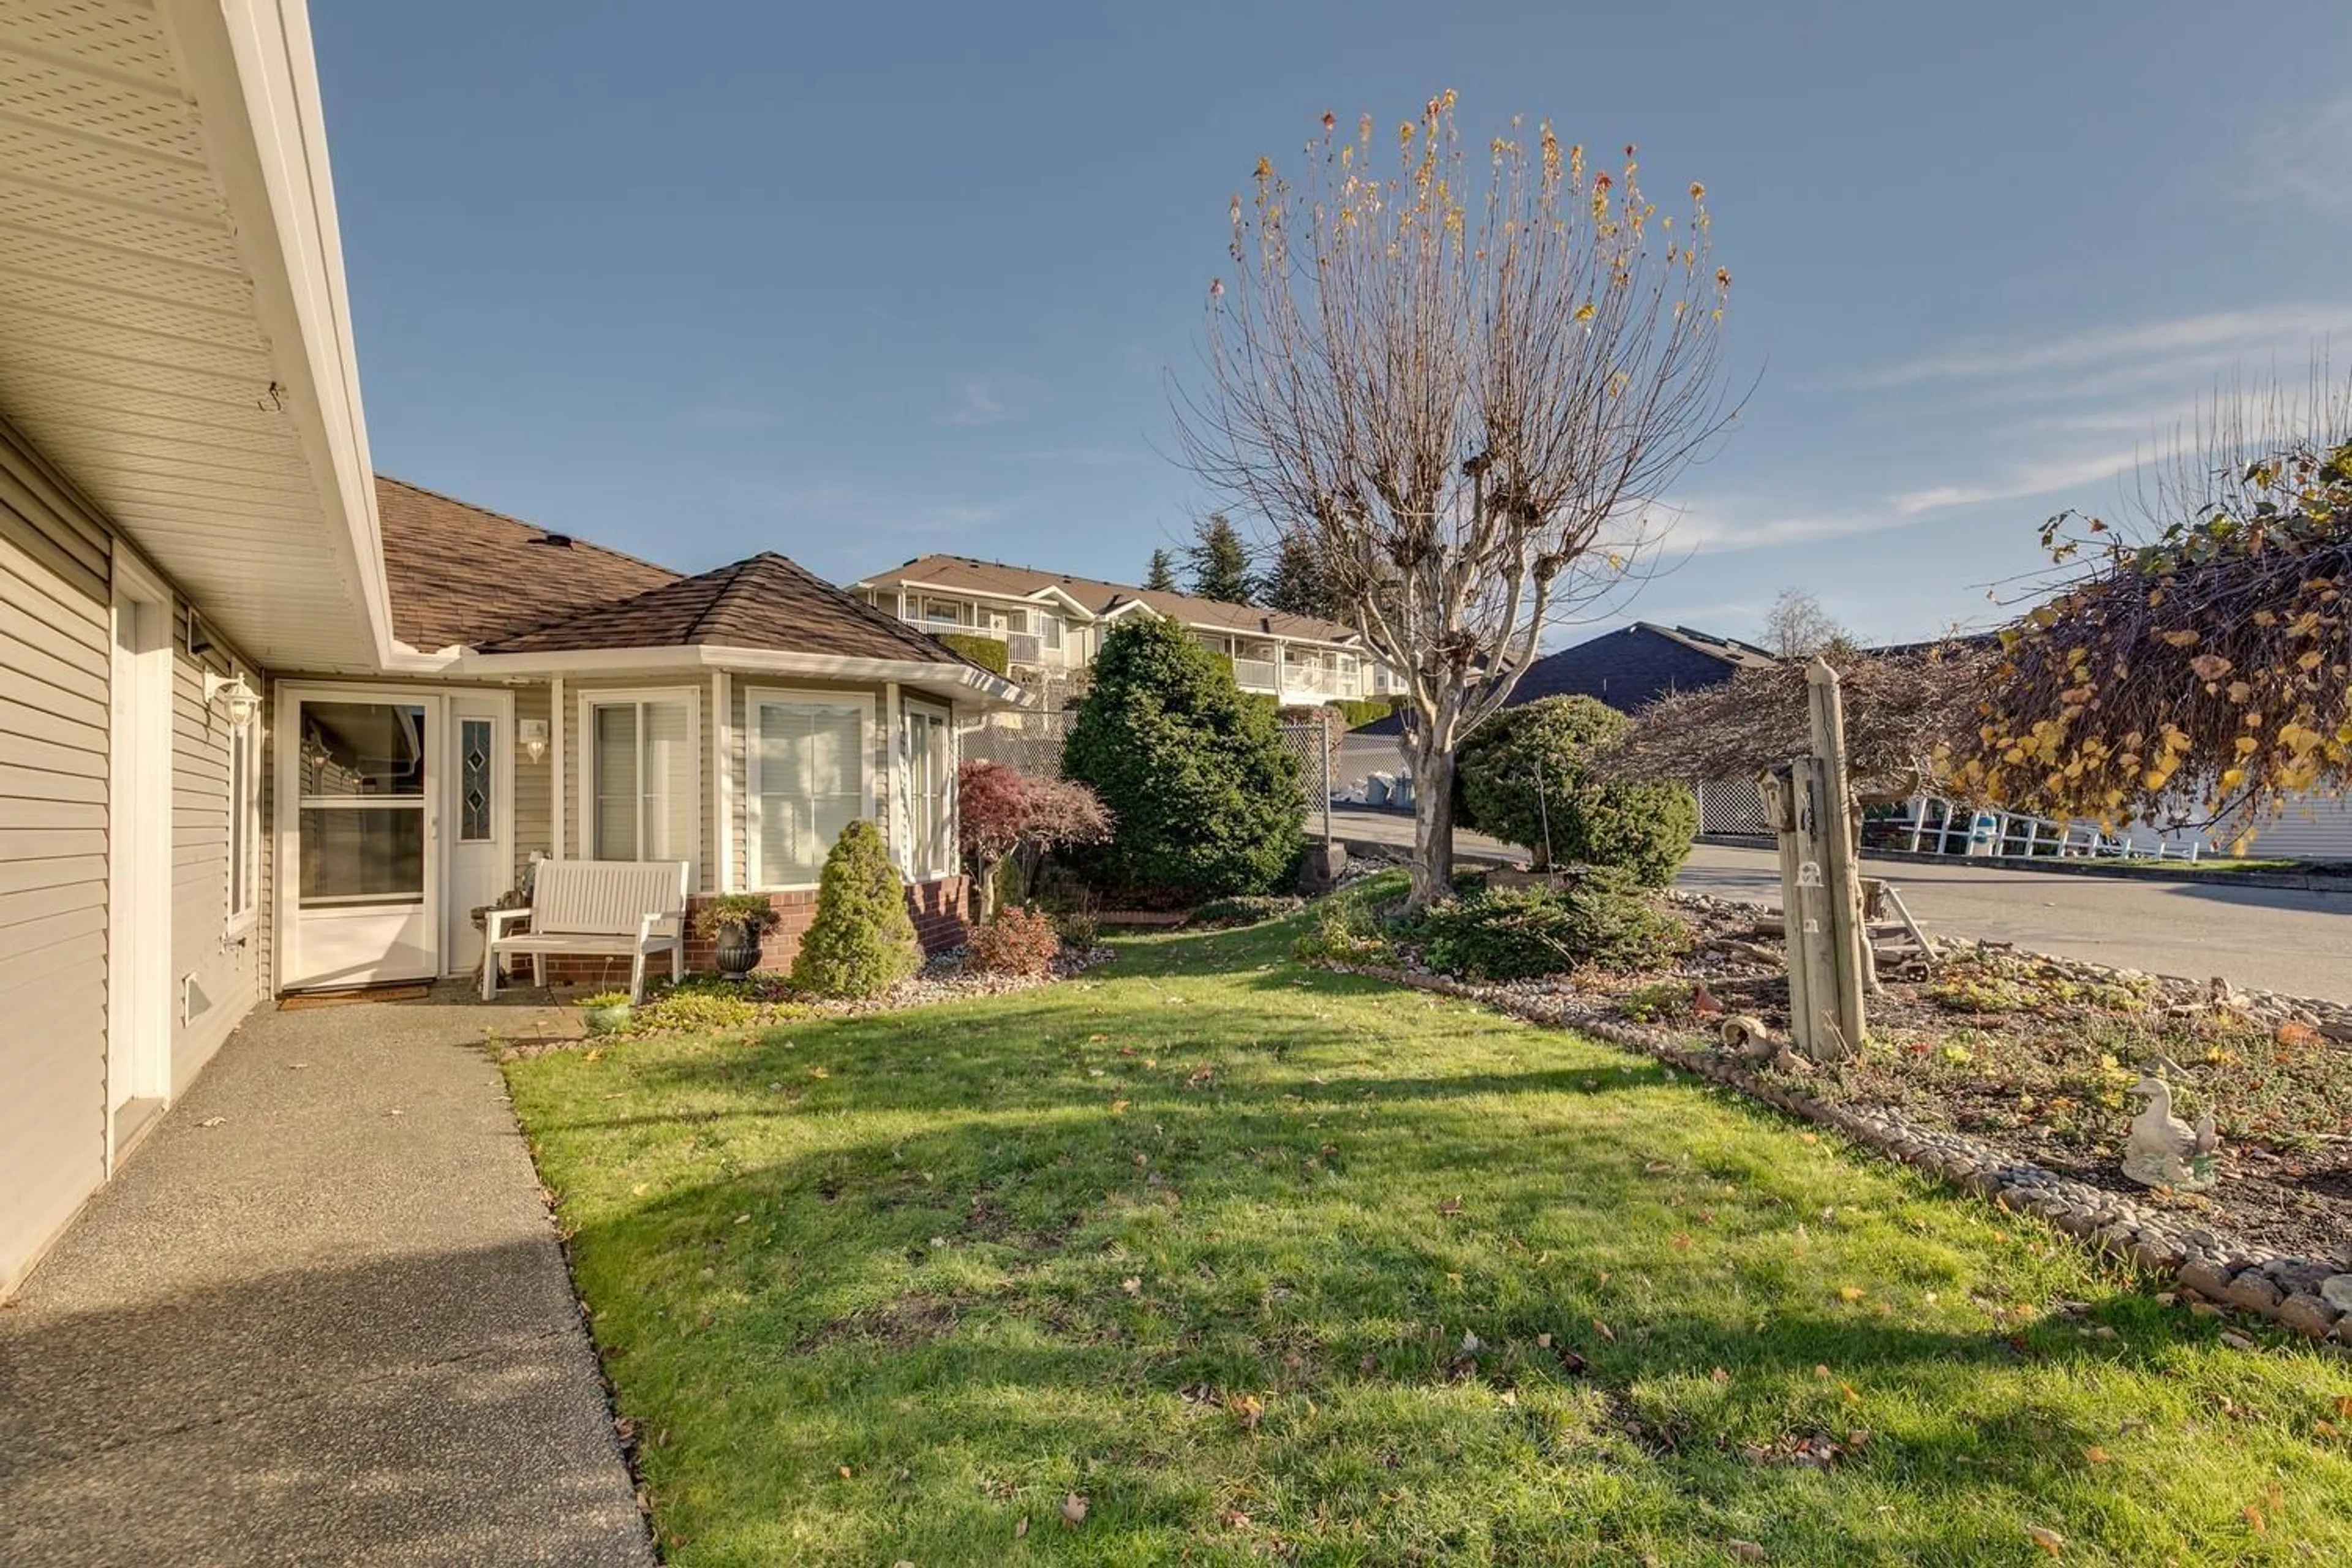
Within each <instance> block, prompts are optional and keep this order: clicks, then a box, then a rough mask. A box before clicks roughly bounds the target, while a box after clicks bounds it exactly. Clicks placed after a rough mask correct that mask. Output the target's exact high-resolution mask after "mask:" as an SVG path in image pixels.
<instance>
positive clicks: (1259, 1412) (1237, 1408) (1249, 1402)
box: [1231, 1394, 1265, 1432]
mask: <svg viewBox="0 0 2352 1568" xmlns="http://www.w3.org/2000/svg"><path fill="white" fill-rule="evenodd" d="M1231 1407H1232V1410H1233V1413H1234V1415H1235V1416H1236V1417H1238V1418H1239V1419H1240V1421H1241V1424H1242V1430H1243V1431H1244V1432H1255V1431H1256V1430H1257V1424H1258V1423H1259V1422H1260V1421H1263V1420H1265V1401H1264V1400H1262V1399H1260V1398H1259V1397H1258V1396H1257V1395H1256V1394H1243V1395H1242V1396H1241V1397H1239V1398H1238V1399H1235V1400H1234V1401H1233V1402H1232V1406H1231Z"/></svg>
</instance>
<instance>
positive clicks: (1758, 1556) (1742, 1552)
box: [1723, 1536, 1772, 1563]
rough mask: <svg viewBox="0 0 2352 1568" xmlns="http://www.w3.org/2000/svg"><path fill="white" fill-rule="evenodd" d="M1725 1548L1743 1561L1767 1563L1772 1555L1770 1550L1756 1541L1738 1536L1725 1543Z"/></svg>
mask: <svg viewBox="0 0 2352 1568" xmlns="http://www.w3.org/2000/svg"><path fill="white" fill-rule="evenodd" d="M1723 1549H1724V1550H1725V1551H1726V1552H1730V1553H1731V1554H1732V1555H1733V1556H1734V1557H1737V1558H1738V1559H1739V1560H1740V1561H1741V1562H1742V1563H1766V1562H1769V1561H1770V1560H1771V1557H1772V1554H1771V1553H1770V1552H1767V1551H1765V1550H1764V1549H1763V1548H1762V1547H1761V1546H1759V1545H1757V1544H1756V1542H1752V1541H1742V1540H1740V1539H1739V1538H1738V1537H1737V1536H1734V1537H1733V1538H1732V1539H1730V1540H1729V1541H1727V1542H1724V1543H1723Z"/></svg>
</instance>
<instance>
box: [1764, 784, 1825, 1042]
mask: <svg viewBox="0 0 2352 1568" xmlns="http://www.w3.org/2000/svg"><path fill="white" fill-rule="evenodd" d="M1796 771H1797V764H1796V763H1782V764H1781V765H1780V766H1779V767H1777V768H1775V769H1773V770H1772V771H1771V772H1770V773H1764V774H1762V775H1760V776H1759V777H1758V779H1757V781H1756V784H1757V787H1758V788H1759V790H1760V791H1761V792H1762V793H1763V795H1764V820H1765V822H1766V824H1767V825H1768V826H1770V828H1771V829H1772V834H1773V837H1774V839H1775V840H1776V841H1777V842H1778V844H1779V846H1780V924H1781V931H1782V934H1781V941H1782V942H1783V943H1784V944H1785V945H1786V946H1787V948H1788V950H1789V1039H1790V1044H1791V1045H1792V1046H1794V1047H1796V1050H1797V1054H1798V1055H1800V1056H1803V1057H1811V1056H1812V1055H1813V1054H1814V1053H1813V1037H1814V1036H1815V1035H1816V1034H1817V1033H1818V1031H1817V1030H1816V1029H1815V1028H1814V1026H1813V1022H1814V1015H1813V1006H1812V995H1811V984H1809V982H1810V980H1811V962H1810V960H1809V958H1808V955H1807V953H1806V951H1805V938H1804V930H1805V914H1804V897H1803V894H1802V893H1801V890H1800V889H1799V882H1800V873H1801V852H1800V850H1799V848H1798V844H1797V795H1798V789H1799V787H1800V786H1799V784H1798V782H1797V779H1796V776H1795V775H1796Z"/></svg>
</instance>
